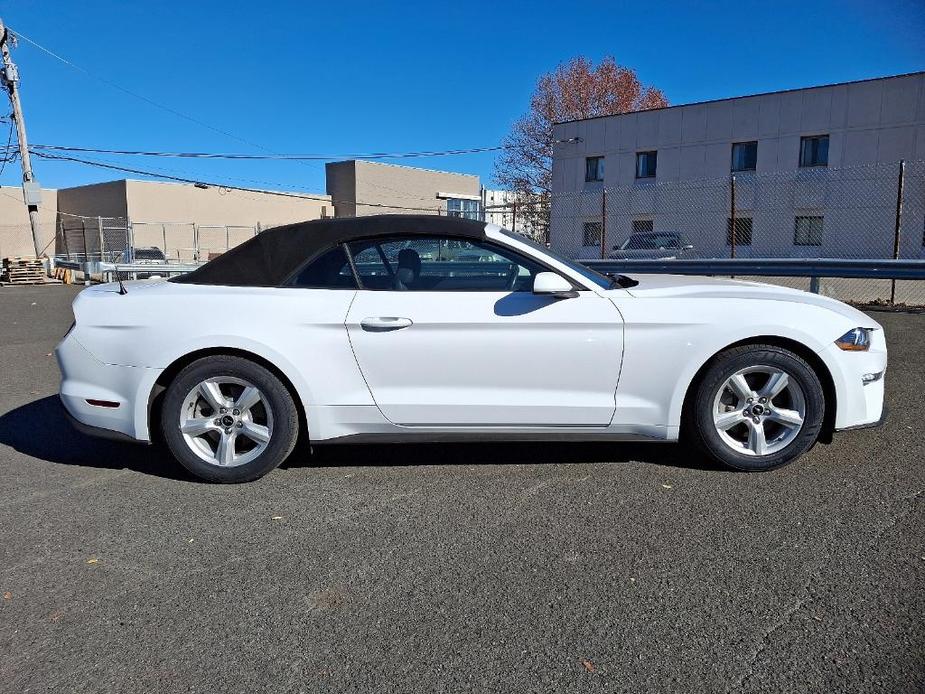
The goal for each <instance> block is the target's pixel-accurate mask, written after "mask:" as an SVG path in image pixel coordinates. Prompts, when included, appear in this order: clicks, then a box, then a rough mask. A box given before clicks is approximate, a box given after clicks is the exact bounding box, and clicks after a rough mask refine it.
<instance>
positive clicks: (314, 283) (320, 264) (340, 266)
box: [289, 246, 357, 289]
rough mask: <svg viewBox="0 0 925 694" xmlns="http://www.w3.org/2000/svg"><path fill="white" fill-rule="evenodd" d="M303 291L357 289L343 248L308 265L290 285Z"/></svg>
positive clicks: (340, 247)
mask: <svg viewBox="0 0 925 694" xmlns="http://www.w3.org/2000/svg"><path fill="white" fill-rule="evenodd" d="M289 286H290V287H301V288H302V289H356V287H357V285H356V280H355V279H354V278H353V271H352V270H351V269H350V262H349V261H348V260H347V254H346V253H344V249H343V247H342V246H338V247H337V248H332V249H331V250H329V251H327V252H326V253H324V254H322V255H321V256H319V257H318V258H315V260H313V261H312V262H310V263H309V264H308V265H306V266H305V267H304V268H303V269H302V270H301V271H300V272H299V274H298V275H296V276H295V278H294V279H293V280H292V281H291V282H290V283H289Z"/></svg>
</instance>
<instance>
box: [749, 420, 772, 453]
mask: <svg viewBox="0 0 925 694" xmlns="http://www.w3.org/2000/svg"><path fill="white" fill-rule="evenodd" d="M767 447H768V443H767V440H766V439H765V436H764V425H763V424H761V423H760V422H758V423H757V424H756V423H755V422H752V421H751V420H749V423H748V448H749V450H751V452H752V453H754V454H755V455H764V454H765V453H766V452H767Z"/></svg>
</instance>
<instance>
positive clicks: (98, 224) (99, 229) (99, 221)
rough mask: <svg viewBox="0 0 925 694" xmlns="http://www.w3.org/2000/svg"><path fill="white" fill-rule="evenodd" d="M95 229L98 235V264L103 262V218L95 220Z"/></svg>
mask: <svg viewBox="0 0 925 694" xmlns="http://www.w3.org/2000/svg"><path fill="white" fill-rule="evenodd" d="M96 229H97V232H98V233H99V235H100V262H103V261H104V260H105V258H103V218H102V217H97V218H96Z"/></svg>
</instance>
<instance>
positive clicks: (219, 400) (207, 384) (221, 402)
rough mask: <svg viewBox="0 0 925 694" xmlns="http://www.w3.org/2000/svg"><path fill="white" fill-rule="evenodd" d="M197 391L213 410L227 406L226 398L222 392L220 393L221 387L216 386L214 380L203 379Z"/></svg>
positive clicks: (216, 410)
mask: <svg viewBox="0 0 925 694" xmlns="http://www.w3.org/2000/svg"><path fill="white" fill-rule="evenodd" d="M199 392H200V393H201V394H202V397H203V398H205V400H206V402H207V403H209V407H211V408H212V409H213V410H215V412H218V411H219V410H220V409H221V408H222V407H227V406H228V400H227V398H225V395H224V393H222V391H221V388H219V387H218V383H216V382H215V381H203V382H202V383H200V384H199Z"/></svg>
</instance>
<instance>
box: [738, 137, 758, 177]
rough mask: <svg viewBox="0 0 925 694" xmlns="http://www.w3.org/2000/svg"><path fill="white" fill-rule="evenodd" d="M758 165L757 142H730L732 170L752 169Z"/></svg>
mask: <svg viewBox="0 0 925 694" xmlns="http://www.w3.org/2000/svg"><path fill="white" fill-rule="evenodd" d="M757 165H758V142H757V141H755V142H734V143H733V144H732V170H733V171H754V170H755V167H756V166H757Z"/></svg>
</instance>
